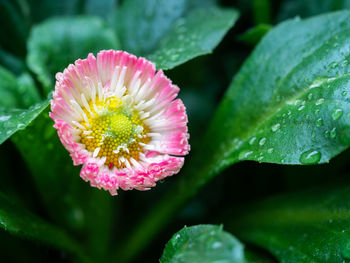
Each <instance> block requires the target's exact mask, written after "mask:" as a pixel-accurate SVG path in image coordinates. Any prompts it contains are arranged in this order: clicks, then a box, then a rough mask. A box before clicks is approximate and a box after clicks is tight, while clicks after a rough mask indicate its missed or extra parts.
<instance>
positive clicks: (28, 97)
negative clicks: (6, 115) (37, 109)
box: [0, 66, 40, 112]
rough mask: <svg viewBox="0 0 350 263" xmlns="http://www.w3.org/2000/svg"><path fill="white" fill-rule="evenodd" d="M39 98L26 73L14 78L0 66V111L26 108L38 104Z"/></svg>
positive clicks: (32, 82)
mask: <svg viewBox="0 0 350 263" xmlns="http://www.w3.org/2000/svg"><path fill="white" fill-rule="evenodd" d="M39 101H40V96H39V93H38V91H37V89H36V87H35V84H34V81H33V79H32V78H31V76H30V75H29V74H28V73H23V74H22V75H21V76H19V77H18V78H16V77H15V76H14V75H13V74H12V73H11V72H10V71H8V70H6V69H5V68H3V67H1V66H0V105H1V106H0V110H1V111H2V112H4V110H6V109H13V108H27V107H29V106H31V105H32V104H34V103H36V102H39Z"/></svg>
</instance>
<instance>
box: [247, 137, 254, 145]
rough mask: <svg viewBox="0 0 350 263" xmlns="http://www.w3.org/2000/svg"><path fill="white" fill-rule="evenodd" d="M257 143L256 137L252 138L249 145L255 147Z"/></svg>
mask: <svg viewBox="0 0 350 263" xmlns="http://www.w3.org/2000/svg"><path fill="white" fill-rule="evenodd" d="M255 141H256V137H252V138H251V139H250V140H249V144H250V145H253V144H254V142H255Z"/></svg>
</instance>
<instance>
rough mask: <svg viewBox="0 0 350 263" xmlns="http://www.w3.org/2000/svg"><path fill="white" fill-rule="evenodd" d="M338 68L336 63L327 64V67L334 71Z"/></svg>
mask: <svg viewBox="0 0 350 263" xmlns="http://www.w3.org/2000/svg"><path fill="white" fill-rule="evenodd" d="M337 66H338V63H337V62H332V63H331V64H329V67H330V68H332V69H334V68H336V67H337Z"/></svg>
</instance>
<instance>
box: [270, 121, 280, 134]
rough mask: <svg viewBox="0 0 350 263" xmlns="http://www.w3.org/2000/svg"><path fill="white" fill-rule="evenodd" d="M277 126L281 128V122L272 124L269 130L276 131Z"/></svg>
mask: <svg viewBox="0 0 350 263" xmlns="http://www.w3.org/2000/svg"><path fill="white" fill-rule="evenodd" d="M279 128H281V124H279V123H276V124H275V125H273V126H272V127H271V130H272V131H273V132H276V131H278V129H279Z"/></svg>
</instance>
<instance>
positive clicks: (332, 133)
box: [330, 128, 337, 139]
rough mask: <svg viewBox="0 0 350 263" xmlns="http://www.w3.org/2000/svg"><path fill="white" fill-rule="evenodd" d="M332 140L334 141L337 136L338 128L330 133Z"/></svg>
mask: <svg viewBox="0 0 350 263" xmlns="http://www.w3.org/2000/svg"><path fill="white" fill-rule="evenodd" d="M330 135H331V138H332V139H334V138H335V137H336V136H337V128H333V129H332V130H331V132H330Z"/></svg>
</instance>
